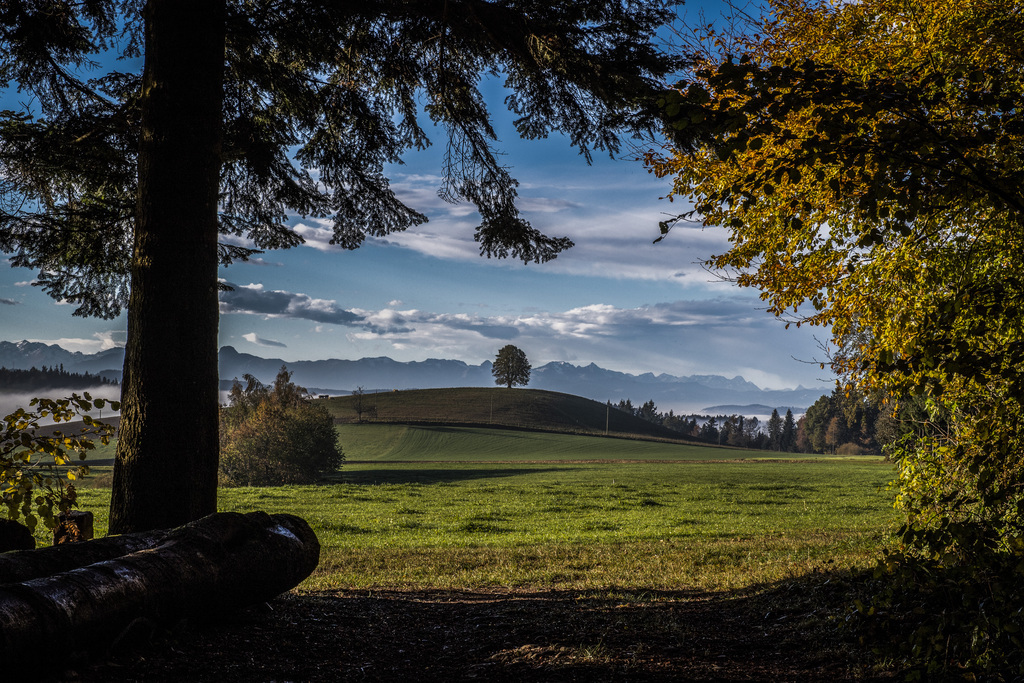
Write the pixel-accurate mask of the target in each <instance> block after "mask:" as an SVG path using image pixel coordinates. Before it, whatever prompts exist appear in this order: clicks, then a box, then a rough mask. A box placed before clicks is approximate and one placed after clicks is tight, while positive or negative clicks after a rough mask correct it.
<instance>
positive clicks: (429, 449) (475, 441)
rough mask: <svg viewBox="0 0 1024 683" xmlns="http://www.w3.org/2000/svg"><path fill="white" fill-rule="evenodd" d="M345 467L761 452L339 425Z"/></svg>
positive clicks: (722, 456)
mask: <svg viewBox="0 0 1024 683" xmlns="http://www.w3.org/2000/svg"><path fill="white" fill-rule="evenodd" d="M335 428H336V429H337V430H338V436H339V438H340V439H341V445H342V447H343V448H344V449H345V457H346V459H347V460H348V462H349V463H350V464H351V463H355V462H406V463H417V462H449V463H452V462H504V463H520V464H521V463H531V462H533V463H536V462H542V463H554V462H577V463H583V462H587V463H612V462H652V463H653V462H682V461H709V460H715V461H726V460H746V459H750V458H753V457H757V456H758V455H760V452H759V451H750V450H738V449H733V448H720V447H718V446H712V445H709V444H699V445H698V444H691V443H680V442H670V441H664V440H644V439H639V438H632V439H616V438H610V439H606V438H602V437H601V436H598V435H592V436H588V435H582V434H562V433H558V432H542V431H513V430H510V429H495V428H490V427H457V426H445V425H403V424H368V423H364V424H339V425H336V427H335Z"/></svg>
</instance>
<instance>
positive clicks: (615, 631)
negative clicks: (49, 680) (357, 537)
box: [79, 572, 893, 683]
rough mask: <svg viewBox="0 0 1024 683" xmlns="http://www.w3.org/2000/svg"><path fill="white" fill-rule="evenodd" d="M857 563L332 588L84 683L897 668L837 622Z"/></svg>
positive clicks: (710, 677) (876, 676)
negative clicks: (732, 582)
mask: <svg viewBox="0 0 1024 683" xmlns="http://www.w3.org/2000/svg"><path fill="white" fill-rule="evenodd" d="M852 585H853V584H852V582H851V581H850V577H849V575H848V574H846V575H844V574H842V573H835V574H828V573H821V572H818V573H814V574H812V575H809V576H806V577H802V578H798V579H794V580H791V581H786V582H782V583H778V584H774V585H771V586H764V587H758V588H751V589H745V590H739V591H729V592H720V593H708V592H700V591H664V590H649V589H643V588H638V587H632V588H630V587H618V588H609V589H604V590H599V591H598V590H588V591H577V590H545V589H535V588H525V589H508V588H493V589H466V590H337V591H322V592H316V593H303V594H286V595H283V596H281V597H279V598H277V599H275V600H274V601H273V602H272V603H271V604H270V609H266V608H263V609H261V610H252V611H249V612H246V613H242V614H238V615H235V616H233V617H231V618H229V619H226V620H222V621H220V622H218V623H210V624H193V625H191V626H190V627H189V628H188V629H187V630H185V631H183V632H181V631H179V632H175V633H173V634H166V635H164V636H162V637H161V638H160V639H159V640H157V641H156V642H154V643H152V644H150V645H149V646H148V647H147V648H145V651H137V652H132V653H123V654H120V655H119V657H118V659H117V660H116V661H113V662H110V663H107V664H103V665H99V666H94V667H91V668H90V669H87V670H82V671H79V674H80V678H79V680H81V681H101V680H102V681H127V680H146V676H147V675H148V674H150V673H152V674H154V675H157V674H158V677H159V676H163V678H161V680H192V681H200V682H202V681H218V682H220V681H228V682H230V681H243V680H245V681H252V680H302V681H335V680H371V681H398V680H415V681H428V682H429V681H461V680H468V679H477V680H487V681H588V682H590V681H597V682H602V681H665V682H667V681H802V682H812V683H813V682H826V681H827V682H828V683H835V682H837V681H849V680H893V677H892V674H891V672H885V671H876V670H873V669H872V660H871V658H870V655H869V654H868V653H867V651H866V647H865V646H860V645H857V644H856V642H855V640H854V639H853V638H852V637H851V636H850V635H848V634H844V633H843V632H842V631H841V630H840V629H839V628H838V627H837V623H842V621H843V620H842V618H836V617H841V616H842V614H844V612H845V611H846V610H847V609H848V606H849V604H850V602H851V601H852V599H853V596H852V594H851V592H852V591H854V590H855V588H851V586H852Z"/></svg>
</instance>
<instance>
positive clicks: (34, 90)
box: [0, 0, 679, 533]
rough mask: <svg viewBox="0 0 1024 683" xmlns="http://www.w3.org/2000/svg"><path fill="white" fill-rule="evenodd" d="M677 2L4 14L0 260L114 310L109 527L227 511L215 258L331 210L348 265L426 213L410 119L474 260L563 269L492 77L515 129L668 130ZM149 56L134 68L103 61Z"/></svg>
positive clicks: (94, 4)
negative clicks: (525, 207)
mask: <svg viewBox="0 0 1024 683" xmlns="http://www.w3.org/2000/svg"><path fill="white" fill-rule="evenodd" d="M672 4H674V3H672V2H670V1H669V0H649V1H647V2H636V1H631V2H606V1H605V0H572V1H571V2H570V1H568V0H557V1H555V2H536V1H535V0H502V1H500V2H499V1H497V0H491V1H489V0H422V1H421V2H407V1H406V0H370V1H369V2H328V1H327V0H274V1H273V2H270V1H269V0H252V1H248V2H240V1H239V0H145V1H143V0H91V1H90V2H78V3H70V2H59V1H58V0H40V1H39V2H14V3H3V4H2V5H0V7H2V9H0V19H2V20H0V88H5V87H8V86H9V85H10V84H11V83H14V84H15V85H16V86H17V88H18V90H19V92H20V93H21V95H22V97H23V98H24V100H25V101H27V102H31V105H30V106H29V107H28V108H26V109H25V110H24V111H17V112H16V111H0V178H2V181H0V251H5V252H8V253H11V254H12V256H11V263H12V265H14V266H18V267H27V268H32V269H35V270H38V273H39V274H38V276H37V281H38V283H39V284H40V286H41V287H42V288H43V289H44V290H45V291H46V292H47V293H48V294H50V295H51V296H53V297H54V298H56V299H61V300H66V301H68V302H71V303H74V304H76V305H77V306H78V308H77V309H76V311H75V313H76V314H77V315H97V316H102V317H113V316H116V315H118V314H119V313H120V312H121V310H122V309H123V308H124V307H125V306H127V308H128V318H129V319H128V342H127V349H126V354H125V367H124V384H123V399H124V400H123V404H122V413H121V428H120V438H119V441H118V447H117V457H116V462H115V466H114V481H113V488H112V493H111V503H110V531H111V532H112V533H125V532H129V531H139V530H146V529H153V528H161V527H171V526H176V525H178V524H181V523H183V522H187V521H189V520H193V519H197V518H199V517H202V516H204V515H206V514H209V513H212V512H214V511H216V509H217V457H218V450H217V448H218V434H217V424H218V416H217V410H218V408H217V401H218V393H217V392H218V373H217V323H218V294H217V293H218V289H219V287H220V285H219V284H218V279H217V268H218V265H226V264H228V263H231V262H232V261H236V260H245V259H247V258H248V257H250V256H252V255H253V254H254V253H258V252H259V250H263V249H272V248H286V247H293V246H296V245H298V244H301V243H302V242H303V240H302V237H301V236H300V235H299V234H298V233H296V232H295V231H293V230H292V229H291V228H290V226H289V225H288V223H287V219H288V217H289V215H294V214H298V215H303V216H315V217H321V218H330V219H331V220H332V221H333V229H334V236H333V238H332V240H331V241H332V243H334V244H338V245H341V246H343V247H346V248H350V249H354V248H356V247H358V246H359V245H360V244H361V243H362V242H363V241H364V240H365V238H366V236H367V235H371V236H382V235H386V234H388V233H391V232H394V231H398V230H403V229H405V228H407V227H409V226H412V225H417V224H420V223H423V222H424V221H426V220H427V218H426V216H424V215H423V214H422V213H420V212H419V211H417V210H415V209H414V208H412V207H409V206H407V205H405V204H404V203H402V201H401V200H399V199H398V197H396V196H395V194H394V192H393V191H392V190H391V188H390V186H389V182H388V178H387V177H386V176H385V165H386V164H390V163H398V162H400V161H401V160H402V156H403V155H404V154H405V153H406V152H407V151H408V150H410V149H412V148H415V149H422V148H424V147H426V146H427V145H429V144H430V141H429V139H428V138H427V133H426V131H425V130H424V128H423V127H422V125H421V124H422V123H423V118H424V114H425V117H426V118H427V119H429V121H430V122H431V123H433V124H436V125H437V126H438V127H439V128H440V129H441V130H443V131H444V132H445V133H446V135H447V138H448V139H447V143H446V145H445V150H446V151H445V155H444V162H443V169H442V173H441V176H442V178H443V180H442V181H441V188H440V195H441V196H442V197H443V198H445V199H447V200H450V201H460V200H465V201H468V202H470V203H472V204H473V205H475V207H476V209H477V210H478V212H479V215H480V225H479V226H478V227H477V228H476V233H475V237H476V239H477V241H479V243H480V251H481V254H483V255H485V256H488V257H491V256H494V257H497V258H503V257H509V256H511V257H515V258H519V259H522V260H523V261H524V262H529V261H534V262H542V261H547V260H549V259H552V258H554V257H555V256H556V255H557V254H558V253H559V252H561V251H562V250H564V249H566V248H568V247H570V246H571V244H572V243H571V241H570V240H569V239H567V238H565V237H548V236H546V235H543V234H541V233H540V232H539V231H538V230H536V229H535V228H533V227H532V226H531V225H530V224H529V223H528V222H527V221H526V220H524V219H523V217H522V216H521V215H520V214H519V211H518V208H517V207H516V201H515V200H516V185H517V183H516V181H515V179H513V178H512V177H511V176H510V175H509V174H508V171H507V169H506V168H505V167H504V166H502V165H501V163H500V162H499V159H498V156H497V154H496V151H495V149H494V143H495V142H496V135H495V132H494V128H493V126H492V123H491V117H490V113H489V112H488V110H487V107H486V106H485V103H484V98H483V95H482V92H481V81H482V80H485V79H497V78H503V79H504V82H505V85H506V87H507V88H508V90H509V91H510V94H509V96H508V97H507V98H506V100H505V101H506V104H507V106H508V108H509V109H510V110H511V112H512V113H514V114H515V115H516V117H517V118H516V120H515V126H516V128H517V131H518V132H519V134H520V135H521V136H523V137H526V138H541V137H545V136H546V135H548V134H549V133H550V132H552V131H560V132H562V133H563V134H565V135H566V136H567V137H568V138H569V139H570V140H571V141H572V144H573V145H574V146H575V147H576V148H577V149H578V150H579V151H580V153H581V154H583V155H584V156H585V157H586V158H587V159H589V158H590V155H591V153H592V151H593V150H603V151H606V152H608V153H614V152H616V151H617V150H618V149H619V147H620V142H621V141H620V137H619V135H620V134H622V133H626V134H628V135H634V134H639V133H642V132H647V131H652V130H655V129H656V128H657V127H658V126H657V124H656V118H655V117H656V112H655V106H654V103H655V101H656V97H657V92H658V90H659V89H660V88H661V83H662V81H663V80H664V78H665V77H666V75H667V74H669V73H671V72H672V71H673V70H674V69H675V68H676V65H677V64H678V62H679V60H678V59H677V58H673V57H668V56H666V55H664V54H663V53H661V52H660V51H659V50H658V49H656V48H655V47H654V45H653V44H652V40H654V39H656V38H655V36H656V35H657V31H658V28H659V27H661V26H662V25H664V24H666V23H667V22H669V21H672V20H673V19H674V18H675V13H674V11H673V7H672ZM140 55H142V56H144V58H145V59H144V65H143V67H142V72H141V73H138V72H136V71H131V70H130V68H129V67H126V66H125V65H128V64H131V62H128V61H114V58H115V57H127V58H133V57H138V56H140ZM104 64H106V65H107V66H108V67H110V68H103V65H104ZM114 66H116V67H117V69H115V68H113V67H114ZM118 69H129V71H130V72H128V73H125V72H122V71H120V70H118ZM90 76H92V77H91V78H90ZM421 107H422V109H421ZM222 237H224V238H226V239H224V241H221V238H222ZM239 238H244V239H241V240H240V239H239ZM182 425H188V428H187V429H182Z"/></svg>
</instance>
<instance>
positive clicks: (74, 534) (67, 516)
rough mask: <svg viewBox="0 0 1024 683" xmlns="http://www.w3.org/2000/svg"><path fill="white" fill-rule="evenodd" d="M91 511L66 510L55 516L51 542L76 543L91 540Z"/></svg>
mask: <svg viewBox="0 0 1024 683" xmlns="http://www.w3.org/2000/svg"><path fill="white" fill-rule="evenodd" d="M92 519H93V517H92V513H91V512H89V511H88V510H68V511H67V512H62V513H60V515H58V517H57V526H55V527H54V528H53V544H54V545H60V544H61V543H77V542H78V541H91V540H92V537H93V531H92Z"/></svg>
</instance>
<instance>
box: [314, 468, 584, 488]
mask: <svg viewBox="0 0 1024 683" xmlns="http://www.w3.org/2000/svg"><path fill="white" fill-rule="evenodd" d="M523 472H524V470H523V469H522V468H515V467H506V468H497V467H494V468H491V467H488V468H478V469H461V468H457V469H440V468H436V469H435V468H431V469H412V468H410V469H406V468H403V469H398V468H395V469H374V470H342V471H341V472H338V473H337V474H334V475H331V476H330V477H328V478H326V479H325V482H328V483H335V484H356V485H359V486H368V485H372V484H449V483H455V482H462V481H470V480H473V479H501V478H504V477H516V476H521V475H522V474H523ZM529 472H530V474H533V473H538V474H539V473H545V472H579V469H578V468H577V469H572V468H569V467H543V468H538V469H531V470H529Z"/></svg>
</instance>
